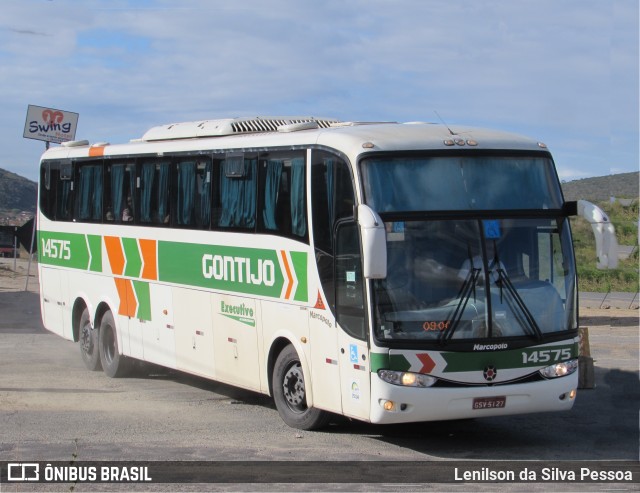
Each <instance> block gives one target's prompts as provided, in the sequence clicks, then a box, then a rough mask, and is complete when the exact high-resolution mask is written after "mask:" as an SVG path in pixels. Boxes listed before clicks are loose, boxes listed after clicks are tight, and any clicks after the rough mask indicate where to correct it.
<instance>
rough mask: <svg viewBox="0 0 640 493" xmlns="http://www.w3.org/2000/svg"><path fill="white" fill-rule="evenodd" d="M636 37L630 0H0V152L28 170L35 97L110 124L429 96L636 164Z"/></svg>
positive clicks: (110, 133) (105, 126)
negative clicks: (29, 113)
mask: <svg viewBox="0 0 640 493" xmlns="http://www.w3.org/2000/svg"><path fill="white" fill-rule="evenodd" d="M637 40H638V6H637V2H634V1H632V0H613V1H610V2H602V1H599V0H519V1H517V2H504V1H498V0H486V1H483V2H472V1H456V2H451V0H430V1H429V2H424V1H419V0H401V1H398V2H389V1H386V0H369V1H365V0H357V1H352V2H342V1H340V2H339V1H337V0H328V1H325V2H320V3H310V2H308V3H307V2H299V1H294V0H270V1H267V0H263V1H259V0H251V1H243V2H228V1H221V0H214V1H211V0H183V1H177V0H157V1H151V0H149V1H133V0H117V1H106V0H92V1H91V0H90V1H83V2H77V1H72V0H54V1H44V0H9V1H5V2H4V3H3V17H2V19H1V20H0V63H2V66H3V70H2V71H1V72H0V89H1V90H2V95H3V99H4V101H5V104H4V105H3V106H4V112H5V118H4V120H3V121H2V122H0V132H1V133H0V138H2V139H4V142H3V144H4V145H3V146H2V149H3V152H2V153H0V167H3V168H8V169H11V170H13V171H16V172H18V173H21V174H25V175H27V176H30V177H33V176H34V174H33V162H34V161H36V160H37V155H35V153H34V155H30V154H29V153H28V152H25V151H24V148H25V147H24V145H23V144H22V143H20V144H18V143H17V142H16V139H21V132H20V130H21V126H22V125H23V123H24V115H25V113H26V106H27V104H39V105H43V106H52V107H59V108H61V109H65V110H69V111H76V112H79V113H80V121H79V132H78V135H79V137H80V136H81V137H83V138H84V137H88V138H90V139H91V140H111V141H125V140H128V139H129V138H133V137H138V136H140V135H141V134H142V133H143V132H144V131H145V130H146V129H147V128H148V127H150V126H153V125H157V124H160V123H167V122H170V121H183V120H195V119H200V118H210V117H219V116H236V115H247V114H292V113H307V114H315V115H321V116H336V117H339V118H343V119H374V120H378V119H384V120H399V121H406V120H432V121H433V120H435V119H436V117H435V114H434V113H433V110H437V111H438V112H439V113H440V114H441V115H442V116H443V117H444V118H445V119H446V120H447V122H449V123H451V124H456V123H457V124H471V125H483V126H491V127H497V128H502V129H505V130H513V131H515V132H519V133H526V134H530V135H531V136H533V137H535V138H539V139H541V140H544V141H546V142H547V143H548V144H549V145H550V146H551V148H552V151H553V152H554V154H555V155H556V161H557V162H558V165H559V166H561V167H562V168H563V169H567V170H572V169H581V170H583V171H582V172H583V173H586V174H587V175H589V174H597V173H598V172H599V169H600V167H601V166H602V165H603V164H602V163H606V164H605V165H606V166H611V164H610V161H609V160H616V163H618V164H616V166H620V167H621V168H622V169H628V168H629V167H636V168H637V160H638V149H637V147H638V145H637V142H638V97H637V92H638V91H637V89H638V87H637V86H638V43H637ZM30 147H33V143H31V146H29V148H30ZM630 148H631V149H633V150H632V151H631V152H630V151H629V149H630ZM621 149H624V152H620V150H621Z"/></svg>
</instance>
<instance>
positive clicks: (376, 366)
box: [369, 353, 411, 373]
mask: <svg viewBox="0 0 640 493" xmlns="http://www.w3.org/2000/svg"><path fill="white" fill-rule="evenodd" d="M369 359H370V363H369V364H370V367H371V372H372V373H376V372H377V371H378V370H397V371H407V370H409V369H410V368H411V363H410V362H409V360H408V359H407V358H406V357H405V356H404V355H402V354H392V355H389V354H388V353H371V354H370V355H369Z"/></svg>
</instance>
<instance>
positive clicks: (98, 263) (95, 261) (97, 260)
mask: <svg viewBox="0 0 640 493" xmlns="http://www.w3.org/2000/svg"><path fill="white" fill-rule="evenodd" d="M87 245H88V246H89V253H90V255H91V263H90V264H89V270H91V271H93V272H102V236H99V235H87Z"/></svg>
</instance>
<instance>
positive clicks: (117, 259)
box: [104, 236, 124, 276]
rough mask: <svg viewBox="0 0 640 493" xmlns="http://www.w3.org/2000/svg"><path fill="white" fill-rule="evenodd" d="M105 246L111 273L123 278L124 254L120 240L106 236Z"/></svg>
mask: <svg viewBox="0 0 640 493" xmlns="http://www.w3.org/2000/svg"><path fill="white" fill-rule="evenodd" d="M104 245H105V247H106V248H107V256H108V257H109V265H111V272H112V273H113V274H114V275H116V276H121V275H122V273H123V272H124V252H123V251H122V244H121V243H120V238H118V237H117V236H105V237H104Z"/></svg>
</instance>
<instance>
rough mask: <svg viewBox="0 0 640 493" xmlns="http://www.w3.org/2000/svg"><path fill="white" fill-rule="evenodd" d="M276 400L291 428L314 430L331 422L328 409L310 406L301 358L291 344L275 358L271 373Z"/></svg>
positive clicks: (281, 414) (279, 410)
mask: <svg viewBox="0 0 640 493" xmlns="http://www.w3.org/2000/svg"><path fill="white" fill-rule="evenodd" d="M272 388H273V400H274V401H275V403H276V408H277V409H278V413H279V414H280V417H281V418H282V420H283V421H284V422H285V423H286V424H287V425H289V426H291V427H292V428H298V429H300V430H315V429H318V428H322V427H323V426H325V425H326V424H327V423H328V422H329V418H330V417H331V415H330V414H329V413H327V412H326V411H322V410H320V409H315V408H312V407H307V399H306V388H305V383H304V376H303V374H302V366H301V365H300V358H299V357H298V353H297V352H296V350H295V348H294V347H293V346H291V345H289V346H287V347H285V348H284V349H283V350H282V352H281V353H280V354H279V355H278V358H277V359H276V364H275V366H274V368H273V376H272Z"/></svg>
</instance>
